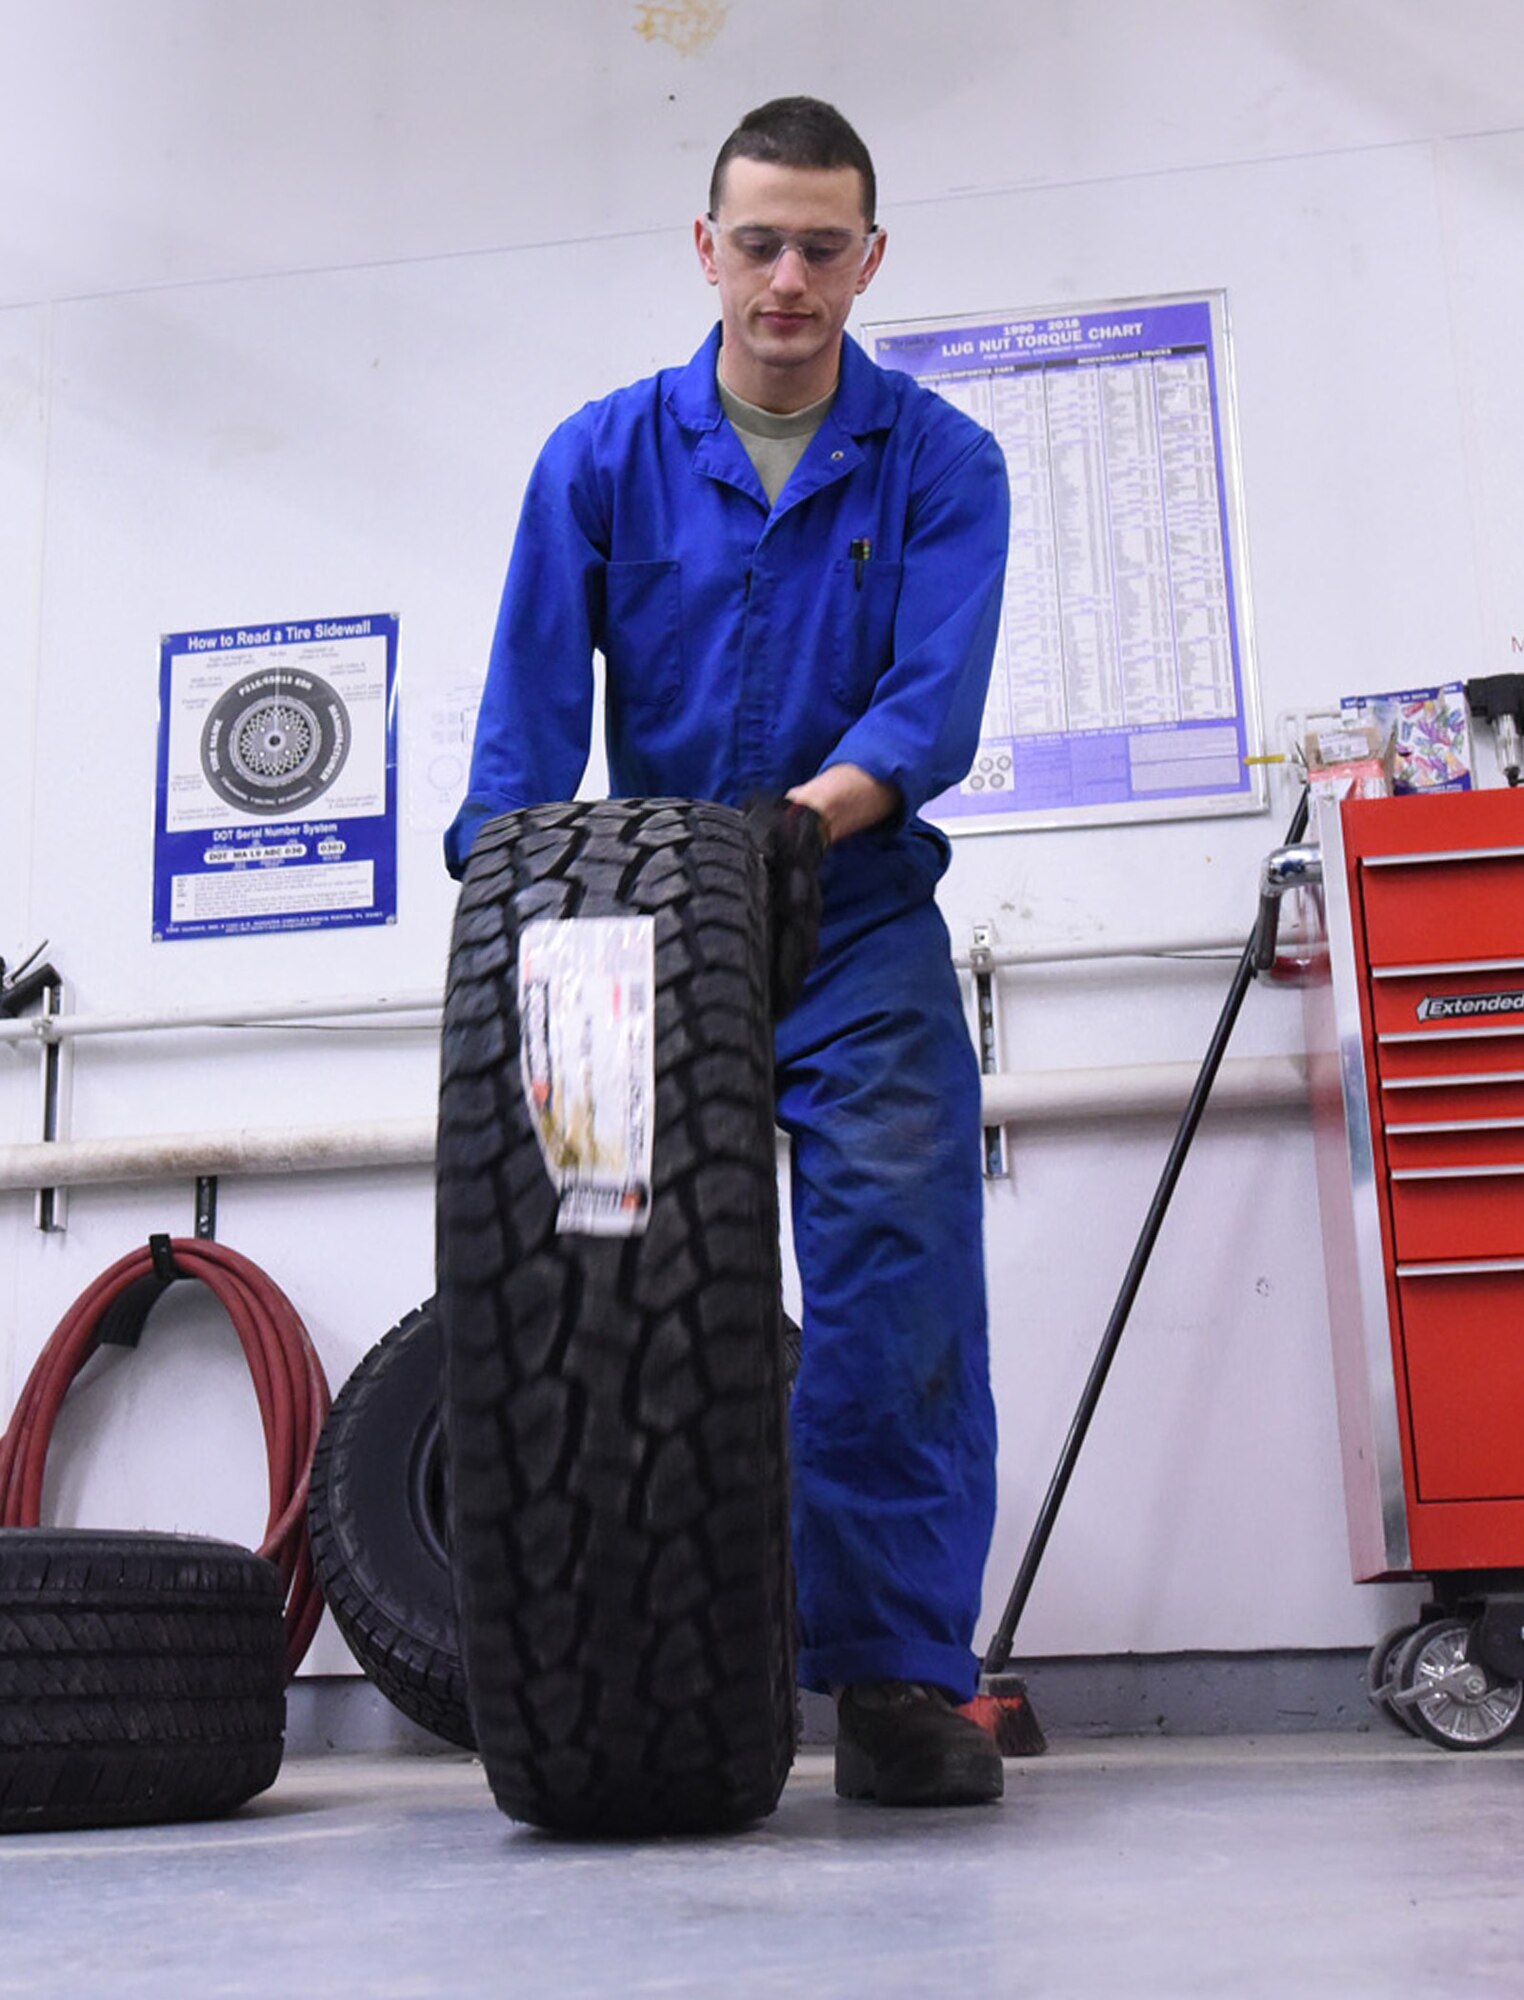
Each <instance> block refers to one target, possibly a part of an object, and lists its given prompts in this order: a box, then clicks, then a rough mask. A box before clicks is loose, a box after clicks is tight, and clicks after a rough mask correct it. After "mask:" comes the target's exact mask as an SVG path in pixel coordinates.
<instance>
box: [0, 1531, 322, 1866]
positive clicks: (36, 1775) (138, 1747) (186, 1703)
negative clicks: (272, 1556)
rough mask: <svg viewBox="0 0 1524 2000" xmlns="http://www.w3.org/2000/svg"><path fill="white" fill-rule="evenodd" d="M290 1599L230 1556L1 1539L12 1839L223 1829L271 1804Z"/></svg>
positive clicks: (0, 1825)
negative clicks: (176, 1826)
mask: <svg viewBox="0 0 1524 2000" xmlns="http://www.w3.org/2000/svg"><path fill="white" fill-rule="evenodd" d="M285 1595H286V1590H285V1585H284V1584H283V1582H282V1581H281V1578H280V1574H279V1572H278V1571H277V1570H276V1568H275V1566H274V1564H272V1563H269V1562H266V1561H265V1560H264V1559H263V1558H262V1557H260V1556H256V1555H252V1554H251V1553H250V1552H249V1551H248V1550H246V1549H241V1548H236V1547H234V1546H232V1545H231V1544H229V1543H226V1542H216V1541H208V1540H203V1539H198V1538H193V1537H190V1536H181V1535H149V1534H122V1533H116V1532H110V1531H104V1530H103V1531H91V1530H86V1529H61V1528H0V1832H3V1833H25V1832H49V1831H58V1830H62V1829H67V1828H75V1827H110V1826H139V1825H143V1824H147V1823H150V1822H153V1821H159V1820H176V1819H213V1818H216V1817H218V1816H220V1815H221V1814H223V1813H228V1812H231V1811H232V1810H233V1809H234V1807H236V1806H239V1805H242V1804H243V1803H244V1801H245V1800H246V1799H250V1798H253V1797H254V1796H255V1794H256V1793H258V1792H262V1791H264V1790H265V1789H266V1787H267V1786H269V1785H270V1784H272V1783H273V1782H274V1780H275V1777H276V1774H277V1772H278V1771H279V1769H280V1762H281V1750H282V1740H283V1733H284V1728H285V1686H286V1672H285V1628H284V1615H283V1614H284V1604H285Z"/></svg>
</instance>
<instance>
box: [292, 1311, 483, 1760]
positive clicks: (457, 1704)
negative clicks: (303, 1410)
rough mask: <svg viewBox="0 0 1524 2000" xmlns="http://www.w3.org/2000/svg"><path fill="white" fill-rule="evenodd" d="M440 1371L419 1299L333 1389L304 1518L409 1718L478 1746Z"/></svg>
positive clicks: (324, 1580)
mask: <svg viewBox="0 0 1524 2000" xmlns="http://www.w3.org/2000/svg"><path fill="white" fill-rule="evenodd" d="M439 1375H440V1342H439V1326H438V1322H437V1320H436V1319H435V1317H434V1313H433V1308H432V1305H431V1304H429V1305H422V1306H419V1307H418V1308H417V1309H416V1310H415V1311H413V1312H410V1313H408V1314H407V1316H406V1317H405V1318H404V1319H402V1320H401V1321H399V1323H398V1324H397V1325H396V1326H394V1327H393V1328H392V1330H391V1332H390V1333H388V1334H387V1335H386V1337H385V1338H384V1339H383V1340H381V1341H379V1342H378V1343H377V1344H376V1346H374V1347H373V1348H372V1349H371V1350H370V1352H369V1353H368V1354H367V1355H366V1356H365V1357H364V1358H363V1359H362V1360H361V1362H360V1364H359V1366H358V1367H357V1368H356V1369H355V1371H354V1373H353V1374H352V1375H351V1376H350V1378H349V1380H348V1381H347V1382H346V1383H345V1384H344V1387H343V1388H342V1389H341V1390H340V1391H339V1393H338V1395H337V1396H336V1397H335V1399H334V1405H333V1409H332V1410H331V1411H330V1412H329V1416H328V1421H327V1423H326V1424H325V1425H324V1427H323V1435H322V1437H321V1439H320V1440H319V1442H318V1448H317V1455H316V1457H315V1458H314V1459H313V1462H312V1486H311V1491H310V1494H309V1497H308V1503H307V1519H308V1524H309V1526H310V1528H311V1531H312V1560H313V1563H314V1565H315V1567H316V1569H317V1576H318V1582H319V1583H320V1584H321V1585H322V1588H323V1596H324V1598H325V1599H326V1600H327V1604H328V1608H329V1610H330V1611H331V1612H332V1613H333V1618H334V1623H335V1624H336V1625H337V1626H338V1628H339V1630H340V1632H342V1633H343V1635H344V1639H345V1642H346V1644H347V1645H348V1647H349V1650H350V1651H351V1652H352V1653H353V1654H354V1656H355V1658H356V1659H357V1660H358V1661H359V1663H360V1665H361V1666H362V1667H363V1668H364V1670H365V1672H366V1674H367V1675H368V1677H369V1678H370V1679H371V1680H372V1681H373V1682H374V1683H375V1685H376V1686H377V1687H378V1688H379V1689H380V1690H381V1692H382V1694H384V1695H385V1696H386V1698H387V1700H388V1701H390V1702H392V1703H394V1704H395V1705H396V1707H398V1708H399V1709H401V1711H402V1713H403V1714H404V1715H406V1716H408V1717H410V1718H411V1719H412V1721H414V1722H416V1723H418V1724H419V1725H420V1726H421V1727H422V1728H424V1729H428V1730H431V1731H432V1732H433V1733H434V1735H436V1736H442V1737H444V1738H445V1740H446V1741H447V1742H450V1743H457V1744H459V1745H460V1746H461V1747H462V1748H463V1749H467V1750H470V1749H474V1748H475V1745H476V1738H475V1736H474V1734H473V1733H472V1729H471V1718H470V1715H469V1714H468V1712H467V1709H466V1677H465V1669H464V1667H463V1666H462V1664H461V1657H460V1633H459V1630H458V1628H457V1626H456V1622H455V1599H454V1594H453V1591H452V1589H451V1585H450V1558H449V1549H448V1524H447V1522H446V1520H445V1505H444V1451H443V1439H442V1436H441V1431H440V1422H439Z"/></svg>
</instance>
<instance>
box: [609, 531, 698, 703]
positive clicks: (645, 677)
mask: <svg viewBox="0 0 1524 2000" xmlns="http://www.w3.org/2000/svg"><path fill="white" fill-rule="evenodd" d="M603 657H604V658H605V660H607V661H608V668H609V681H610V684H611V686H612V687H613V688H615V689H617V691H618V698H619V701H620V704H621V706H623V707H624V708H626V709H631V708H665V707H666V706H667V704H668V703H669V702H672V701H675V700H676V698H677V694H678V690H679V688H680V687H681V686H682V677H683V593H682V578H681V574H680V568H679V565H678V564H677V563H675V562H611V563H609V564H608V565H607V567H606V568H605V570H604V619H603Z"/></svg>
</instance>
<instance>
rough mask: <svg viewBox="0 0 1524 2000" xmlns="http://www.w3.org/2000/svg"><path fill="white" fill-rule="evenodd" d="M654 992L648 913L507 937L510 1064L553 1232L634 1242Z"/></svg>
mask: <svg viewBox="0 0 1524 2000" xmlns="http://www.w3.org/2000/svg"><path fill="white" fill-rule="evenodd" d="M655 986H656V919H655V918H654V917H568V918H540V919H538V920H536V921H535V922H534V923H531V924H526V925H525V926H524V929H523V930H522V931H521V932H520V934H519V1027H520V1034H519V1069H520V1073H521V1075H522V1077H523V1082H524V1097H525V1101H526V1103H527V1104H528V1106H529V1114H530V1117H531V1118H532V1119H533V1120H534V1128H535V1134H536V1136H537V1138H538V1139H539V1142H540V1152H541V1154H542V1156H543V1158H544V1161H545V1168H546V1171H547V1173H549V1175H550V1178H551V1180H552V1181H553V1182H554V1184H555V1188H556V1192H557V1194H558V1195H559V1197H560V1205H559V1208H558V1210H557V1214H556V1230H557V1233H558V1234H562V1235H566V1234H581V1235H584V1236H638V1235H639V1234H640V1233H641V1232H642V1231H643V1230H644V1228H645V1226H646V1223H647V1221H648V1220H649V1218H650V1213H651V1141H652V1131H651V1127H652V1117H653V1109H654V1105H655V1100H656V1053H655V1048H654V1045H653V1036H652V1018H653V1010H654V1007H655Z"/></svg>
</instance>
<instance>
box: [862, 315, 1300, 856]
mask: <svg viewBox="0 0 1524 2000" xmlns="http://www.w3.org/2000/svg"><path fill="white" fill-rule="evenodd" d="M867 333H868V336H869V338H870V339H871V341H872V345H873V351H874V353H875V356H876V358H877V360H878V361H879V362H880V364H881V365H882V366H884V367H886V368H898V369H902V370H903V371H904V372H905V373H907V374H910V375H913V376H915V377H916V378H917V379H918V380H919V381H920V382H922V383H924V384H925V386H926V387H927V388H928V389H934V390H936V392H937V393H938V394H939V395H942V396H945V397H946V398H947V400H948V401H949V402H951V403H955V404H957V406H958V407H959V408H960V409H962V410H966V411H967V412H968V414H969V415H970V416H972V417H974V418H976V419H977V420H978V422H980V423H981V424H983V425H984V426H985V428H986V429H987V430H989V431H992V432H993V433H994V435H995V437H996V439H997V440H998V441H999V443H1000V445H1001V448H1002V449H1003V450H1004V452H1005V457H1006V464H1007V467H1008V469H1009V472H1010V481H1011V553H1010V563H1009V568H1008V570H1007V576H1006V591H1005V605H1004V612H1003V616H1002V619H1001V632H1000V640H999V644H998V647H997V650H996V654H995V666H994V672H993V674H992V676H991V680H990V692H989V699H988V701H987V703H986V706H985V712H984V722H983V725H982V727H981V730H980V743H979V749H978V753H977V755H976V756H975V759H974V764H973V768H972V769H971V770H970V772H969V774H968V776H967V777H966V778H965V779H964V781H963V783H962V784H961V785H959V786H957V787H955V788H954V789H952V790H949V791H947V792H944V793H943V794H942V795H941V797H940V798H937V799H934V800H933V801H932V802H931V804H930V805H929V806H928V808H927V814H928V817H929V818H931V819H933V820H935V821H937V822H938V824H939V825H941V826H942V827H944V828H945V829H946V830H947V831H949V832H953V833H959V832H965V833H973V832H999V831H1004V830H1009V829H1011V828H1015V827H1023V826H1027V827H1032V826H1073V825H1098V824H1105V823H1107V822H1115V821H1120V820H1145V819H1178V818H1184V817H1188V816H1191V815H1195V814H1205V813H1243V812H1258V811H1262V810H1263V809H1264V807H1265V805H1266V786H1265V780H1264V774H1263V768H1262V767H1261V766H1259V765H1257V764H1252V763H1250V762H1249V761H1248V760H1249V759H1250V758H1252V757H1254V756H1256V755H1257V754H1258V753H1259V751H1260V749H1261V743H1260V723H1259V705H1258V692H1257V687H1256V683H1255V677H1254V673H1253V667H1252V635H1251V631H1250V621H1249V596H1248V583H1247V576H1246V568H1245V547H1244V531H1243V518H1242V500H1241V493H1240V486H1239V477H1238V462H1237V439H1236V430H1235V423H1234V414H1233V394H1232V374H1231V359H1230V353H1229V346H1228V333H1227V313H1226V303H1225V297H1224V294H1223V293H1221V292H1204V293H1201V294H1199V295H1197V296H1191V297H1185V296H1180V297H1158V298H1150V299H1120V300H1114V301H1112V302H1111V303H1109V304H1104V305H1099V306H1089V305H1087V306H1086V307H1084V308H1083V309H1082V310H1079V309H1075V310H1067V311H1057V310H1052V309H1049V310H1044V311H1034V312H1026V313H1009V314H1005V315H1002V316H1001V317H1000V318H998V319H995V318H993V317H991V316H990V315H988V314H984V315H978V316H974V317H969V318H964V319H956V320H921V321H916V322H904V323H899V324H895V325H881V326H877V327H870V328H868V329H867Z"/></svg>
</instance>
